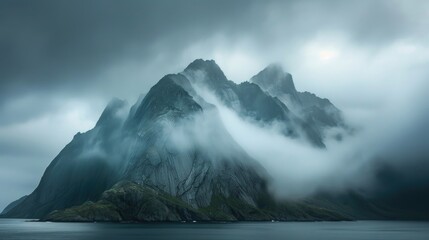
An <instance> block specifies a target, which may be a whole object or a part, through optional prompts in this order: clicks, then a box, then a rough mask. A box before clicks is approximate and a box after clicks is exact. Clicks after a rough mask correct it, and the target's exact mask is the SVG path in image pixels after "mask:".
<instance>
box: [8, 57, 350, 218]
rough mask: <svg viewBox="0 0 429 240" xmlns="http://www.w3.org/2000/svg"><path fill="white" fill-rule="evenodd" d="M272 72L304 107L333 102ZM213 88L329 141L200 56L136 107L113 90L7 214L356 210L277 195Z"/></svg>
mask: <svg viewBox="0 0 429 240" xmlns="http://www.w3.org/2000/svg"><path fill="white" fill-rule="evenodd" d="M277 74H279V76H283V75H282V74H283V73H282V74H280V73H279V72H277ZM258 75H260V74H258ZM258 75H257V76H258ZM261 76H265V75H264V74H263V75H261ZM273 76H274V77H276V78H274V77H273V79H274V80H275V81H279V82H280V84H285V89H283V90H282V92H286V91H289V92H290V93H287V94H291V95H290V96H295V95H296V96H298V97H299V98H298V99H299V100H300V101H301V103H300V105H299V106H302V107H303V109H306V108H307V107H304V106H307V105H306V104H308V103H304V102H306V101H308V102H311V101H313V103H312V106H315V107H318V108H320V109H322V111H325V110H326V108H322V107H320V106H325V105H320V106H319V105H318V104H316V102H317V103H319V102H320V103H321V102H323V100H320V101H319V100H318V99H319V98H317V97H316V98H315V99H316V100H314V99H312V100H311V99H310V100H308V99H306V98H305V97H300V96H304V95H305V94H304V93H299V92H296V90H295V88H294V87H293V81H291V78H290V79H289V78H287V77H286V78H277V75H273ZM286 76H287V75H286ZM255 79H262V77H257V78H253V79H252V80H255ZM263 79H271V77H270V78H268V77H266V78H263ZM273 79H271V80H273ZM279 79H280V80H279ZM282 79H286V80H287V79H289V80H287V82H285V83H282ZM261 81H262V80H255V82H261ZM260 84H261V85H263V84H265V83H264V81H262V83H260ZM291 86H292V87H293V89H291ZM263 88H265V85H264V87H263ZM202 89H203V90H204V91H203V90H202ZM267 89H268V88H267ZM205 90H207V91H209V92H210V93H211V94H213V95H214V96H216V97H217V98H219V99H220V101H221V102H222V103H223V104H225V105H226V106H227V107H229V108H230V109H231V110H233V111H235V112H236V113H237V114H239V115H240V116H241V117H242V118H243V119H245V120H249V119H250V120H249V121H251V122H252V123H253V124H262V125H264V124H272V123H273V122H276V123H278V124H280V125H281V126H282V129H281V131H282V133H283V134H284V135H285V137H290V138H293V139H296V138H300V137H303V138H304V139H308V141H309V142H310V143H311V144H312V145H314V146H315V147H324V144H323V135H321V134H319V133H318V131H317V130H315V129H314V127H313V126H312V125H311V124H310V123H309V121H308V120H305V119H302V118H301V116H299V115H298V114H295V113H294V112H292V110H290V108H289V106H287V105H286V103H287V102H283V101H282V100H281V98H279V97H278V96H272V95H271V94H270V93H269V92H268V90H267V91H263V90H262V89H261V87H260V86H259V85H258V84H255V83H251V82H244V83H241V84H235V83H233V82H232V81H230V80H227V79H226V77H225V75H224V74H223V72H222V71H221V70H220V68H219V66H217V64H216V63H215V62H214V61H212V60H211V61H204V60H201V59H198V60H195V61H194V62H192V63H191V64H190V65H189V66H188V67H187V68H186V69H185V70H184V71H183V72H181V73H178V74H168V75H166V76H164V77H163V78H162V79H161V80H159V81H158V83H156V84H155V85H154V86H153V87H152V88H151V89H150V90H149V92H148V93H147V94H146V95H144V96H143V95H142V96H141V97H140V98H139V100H138V101H137V102H136V103H135V104H134V105H133V106H131V107H129V106H128V104H127V103H126V102H125V101H122V100H119V99H113V100H112V101H111V102H110V103H109V104H108V105H107V107H106V108H105V110H104V111H103V113H102V114H101V116H100V118H99V120H98V122H97V123H96V125H95V127H94V128H93V129H91V130H89V131H88V132H85V133H78V134H76V135H75V136H74V138H73V140H72V141H71V142H70V143H69V144H68V145H67V146H65V148H64V149H63V150H62V151H61V152H60V153H59V154H58V156H56V157H55V158H54V160H53V161H52V162H51V163H50V165H49V166H48V168H47V169H46V171H45V173H44V174H43V177H42V179H41V181H40V183H39V185H38V186H37V188H36V189H35V190H34V191H33V192H32V193H31V194H30V195H28V196H27V197H25V198H23V199H20V200H19V201H17V202H14V203H13V204H11V205H10V206H9V207H8V209H7V211H4V212H3V215H2V217H18V218H39V219H42V220H49V221H122V222H124V221H133V222H134V221H191V220H200V221H209V220H217V221H236V220H272V219H276V220H344V219H350V217H348V215H347V212H344V211H337V210H336V209H335V208H333V207H332V206H335V203H332V201H331V200H328V202H329V203H330V204H322V203H321V202H320V201H315V200H314V199H310V200H305V199H296V200H293V201H292V200H291V201H279V200H277V199H276V198H275V197H274V196H273V195H272V193H271V192H270V191H269V186H270V181H271V179H270V176H269V174H268V173H267V172H266V171H265V169H264V168H263V167H262V166H261V165H260V164H259V163H258V162H257V161H256V160H254V159H253V158H252V157H251V156H249V155H248V154H247V153H246V152H245V151H244V150H243V149H242V147H241V146H240V145H239V144H238V143H237V142H236V141H235V140H234V139H233V138H232V137H231V135H230V134H229V132H228V131H227V130H226V128H225V126H224V124H223V122H222V120H221V118H220V115H219V112H218V109H217V106H216V104H214V103H213V102H212V99H211V98H210V97H208V96H207V95H206V94H205ZM279 90H281V89H279ZM294 107H295V106H294ZM324 127H329V125H326V126H324ZM301 132H303V133H304V136H301V135H300V134H301ZM325 202H326V201H325ZM325 202H323V203H325Z"/></svg>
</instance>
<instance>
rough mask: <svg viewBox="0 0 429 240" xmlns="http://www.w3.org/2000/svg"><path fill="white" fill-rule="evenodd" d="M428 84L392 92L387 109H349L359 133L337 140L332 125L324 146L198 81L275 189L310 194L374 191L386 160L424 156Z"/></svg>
mask: <svg viewBox="0 0 429 240" xmlns="http://www.w3.org/2000/svg"><path fill="white" fill-rule="evenodd" d="M424 86H427V84H426V83H424V82H421V85H420V86H415V85H413V86H410V87H409V88H402V89H400V92H390V93H389V94H386V104H385V105H384V107H383V108H382V109H383V110H382V111H377V112H374V113H373V114H370V115H368V114H366V115H364V116H357V115H356V114H348V112H344V115H345V118H346V123H347V124H348V125H349V126H350V127H351V128H353V129H354V131H353V133H349V134H346V135H344V137H343V138H342V139H341V140H337V139H335V138H330V137H329V136H330V135H331V134H330V132H336V131H338V129H327V131H326V136H328V137H326V138H325V140H324V141H325V144H326V146H327V147H326V149H322V148H317V147H314V146H312V145H311V144H309V143H308V142H307V141H305V139H300V138H295V139H294V138H289V137H285V136H284V135H282V134H281V132H280V131H279V128H278V127H277V124H276V123H273V124H262V123H258V122H255V121H254V120H251V119H245V118H243V117H242V116H239V115H238V114H237V113H236V112H235V111H233V110H231V109H230V108H228V107H226V106H225V105H224V104H223V103H222V101H220V100H219V99H217V98H216V97H215V95H214V94H213V93H212V92H210V91H209V90H207V89H205V88H204V87H202V86H200V85H199V84H197V86H195V84H194V88H195V89H196V90H197V93H198V94H199V95H200V96H202V97H203V98H204V99H205V100H206V101H207V102H209V103H211V104H213V105H215V106H216V107H217V109H218V112H219V116H220V119H221V120H222V123H223V125H224V126H225V128H226V129H227V130H228V132H229V134H231V136H232V137H233V139H234V140H235V141H236V142H237V143H238V144H239V145H240V146H241V147H242V148H243V149H244V150H245V151H246V152H247V153H248V154H249V155H250V156H251V157H253V158H254V159H256V160H257V161H258V162H260V163H261V164H262V166H263V167H264V168H265V169H266V170H267V171H268V173H269V174H270V176H271V177H272V182H271V187H272V190H273V191H274V193H276V194H277V196H279V197H286V198H300V197H305V196H308V195H310V194H313V193H316V192H317V191H319V190H329V191H341V190H347V189H359V190H362V189H363V190H364V191H366V192H369V191H370V190H371V189H372V188H373V186H375V185H377V184H378V183H377V181H378V179H377V174H378V171H379V170H380V166H389V167H392V168H395V169H398V170H399V172H401V166H402V165H407V162H408V163H409V162H411V161H412V160H413V159H414V160H415V161H420V160H416V159H422V158H425V157H426V156H428V155H427V154H426V153H427V150H426V149H427V148H425V145H427V142H428V141H427V138H428V137H427V136H425V134H424V133H425V132H426V133H428V131H427V127H426V128H423V129H421V130H422V131H425V130H426V131H425V132H419V130H418V129H419V128H421V126H422V124H423V125H424V122H422V119H424V117H423V115H425V116H429V115H428V114H427V113H429V111H428V109H427V107H426V106H425V104H424V103H423V101H422V99H423V96H424V91H422V89H424V88H422V87H424ZM426 119H427V118H426ZM206 123H207V122H206ZM194 127H195V126H194ZM207 128H213V129H216V128H217V127H216V126H210V125H207V124H206V125H205V126H204V129H207ZM413 131H414V133H413ZM416 131H417V132H416ZM343 134H344V133H343ZM418 137H420V138H421V139H417V138H418ZM205 141H207V139H206V140H205ZM422 141H423V142H422ZM414 142H416V143H414ZM406 143H408V145H407V144H406ZM418 143H420V145H418ZM215 144H216V143H213V144H212V145H213V146H214V145H215ZM410 146H414V147H415V148H416V149H414V150H412V151H411V152H412V153H416V151H417V149H419V151H420V152H419V155H418V156H416V155H413V154H411V152H410ZM221 151H224V152H228V151H230V149H228V146H227V145H222V150H221ZM422 156H423V157H422ZM410 158H413V159H410ZM413 166H416V164H414V165H413ZM417 167H418V164H417ZM414 168H415V167H409V168H402V169H403V171H408V173H409V172H412V171H415V169H414ZM422 171H423V172H427V170H422ZM420 172H421V171H420ZM404 174H405V173H404ZM420 175H421V174H420ZM387 184H389V183H387ZM393 184H394V183H392V185H393ZM383 187H386V188H387V187H391V188H395V187H399V186H383ZM402 187H403V186H402Z"/></svg>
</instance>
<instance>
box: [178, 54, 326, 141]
mask: <svg viewBox="0 0 429 240" xmlns="http://www.w3.org/2000/svg"><path fill="white" fill-rule="evenodd" d="M182 74H183V75H185V76H186V77H187V78H188V79H189V80H190V81H191V82H192V83H193V84H195V85H196V86H199V87H202V88H208V89H209V90H210V91H213V92H214V94H215V95H216V96H217V97H218V98H219V99H220V100H221V101H222V103H223V104H225V105H226V106H228V107H229V108H231V109H232V110H234V111H235V112H237V113H238V114H240V116H242V117H243V118H251V119H253V120H255V121H257V122H259V123H261V124H272V123H280V125H281V126H282V132H283V134H284V135H285V136H288V137H292V138H297V137H299V136H300V133H301V132H303V133H304V134H303V136H302V137H304V138H305V139H307V140H308V141H309V142H310V143H312V144H313V145H315V146H317V147H325V145H324V143H323V137H322V136H321V135H320V134H319V133H318V132H317V131H316V130H315V129H314V128H313V126H312V125H310V124H308V123H306V122H305V121H303V120H302V119H301V118H299V117H298V116H297V115H295V114H294V113H293V112H291V111H290V110H289V108H288V107H287V106H286V105H285V104H284V103H283V102H282V101H280V100H279V99H278V98H277V97H276V96H271V95H270V94H269V93H266V92H264V91H263V90H262V89H261V87H260V86H259V85H257V84H255V83H251V82H243V83H241V84H236V83H234V82H232V81H231V80H228V79H227V78H226V77H225V75H224V74H223V72H222V70H221V69H220V68H219V66H218V65H217V64H216V63H215V62H214V61H213V60H208V61H204V60H202V59H197V60H195V61H194V62H192V63H191V64H189V66H188V67H187V68H186V69H185V71H183V72H182Z"/></svg>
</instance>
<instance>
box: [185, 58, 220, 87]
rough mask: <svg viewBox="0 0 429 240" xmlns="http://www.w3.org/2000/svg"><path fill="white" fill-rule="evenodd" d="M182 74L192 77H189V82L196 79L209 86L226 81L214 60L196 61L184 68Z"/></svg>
mask: <svg viewBox="0 0 429 240" xmlns="http://www.w3.org/2000/svg"><path fill="white" fill-rule="evenodd" d="M183 73H184V74H185V75H187V76H190V75H192V76H194V77H191V80H192V79H198V80H200V81H201V80H202V81H206V82H208V83H209V84H211V85H217V84H221V83H224V82H226V81H228V80H227V78H226V76H225V74H224V73H223V71H222V69H220V67H219V66H218V65H217V64H216V62H215V61H214V60H203V59H196V60H195V61H193V62H192V63H191V64H189V65H188V66H187V67H186V68H185V70H184V71H183ZM200 73H203V74H206V76H200V75H199V74H200ZM196 75H197V76H196Z"/></svg>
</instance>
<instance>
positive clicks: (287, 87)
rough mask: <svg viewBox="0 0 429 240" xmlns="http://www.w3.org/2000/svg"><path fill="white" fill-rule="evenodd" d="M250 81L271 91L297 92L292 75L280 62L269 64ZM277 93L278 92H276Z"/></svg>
mask: <svg viewBox="0 0 429 240" xmlns="http://www.w3.org/2000/svg"><path fill="white" fill-rule="evenodd" d="M250 82H253V83H256V84H258V85H259V86H261V87H262V88H263V89H267V90H269V92H278V93H279V94H278V95H280V93H289V94H290V93H295V92H296V88H295V84H294V82H293V79H292V75H291V74H290V73H288V72H285V71H284V70H283V67H282V66H281V65H280V64H277V63H273V64H270V65H268V66H267V67H266V68H264V69H263V70H262V71H260V72H259V73H258V74H256V75H255V76H253V77H252V78H251V79H250ZM276 95H277V94H276Z"/></svg>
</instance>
